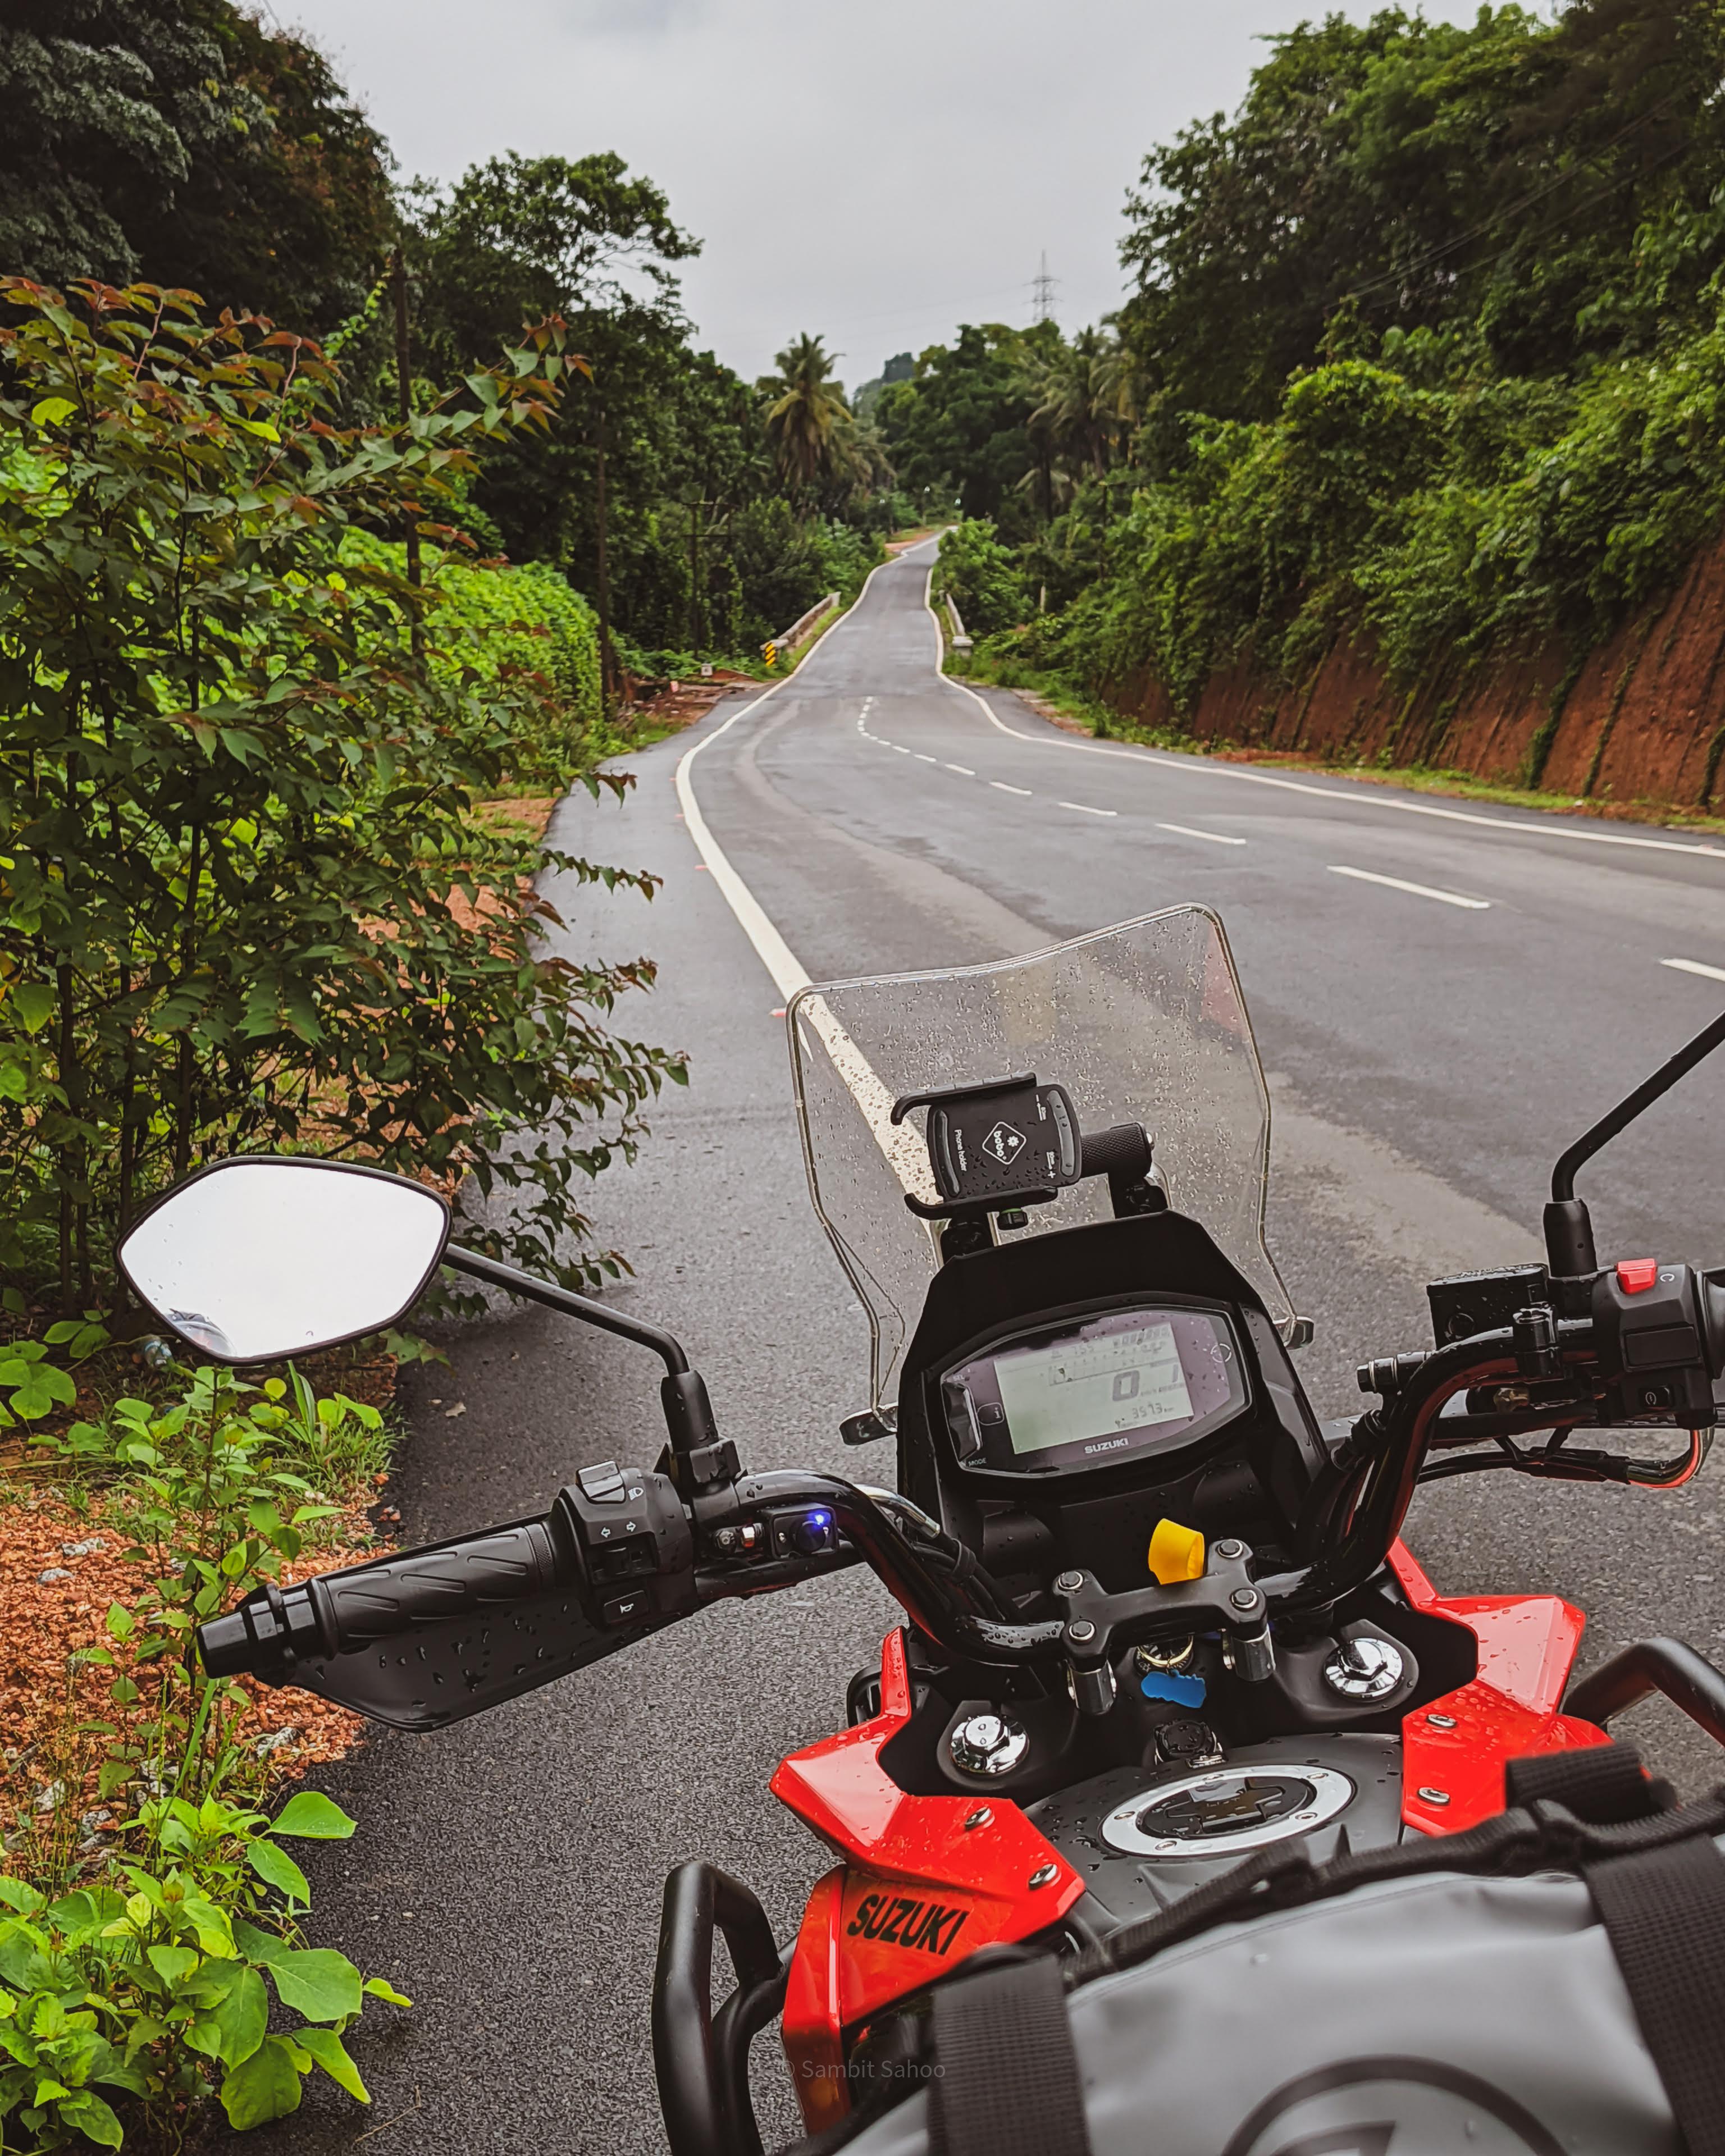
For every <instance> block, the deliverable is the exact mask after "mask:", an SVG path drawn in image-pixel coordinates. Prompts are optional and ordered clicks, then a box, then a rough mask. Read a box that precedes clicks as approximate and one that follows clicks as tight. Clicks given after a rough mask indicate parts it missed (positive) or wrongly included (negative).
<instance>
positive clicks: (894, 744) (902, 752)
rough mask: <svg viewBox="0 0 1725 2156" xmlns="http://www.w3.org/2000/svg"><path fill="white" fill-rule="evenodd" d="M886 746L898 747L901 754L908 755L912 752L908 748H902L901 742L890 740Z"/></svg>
mask: <svg viewBox="0 0 1725 2156" xmlns="http://www.w3.org/2000/svg"><path fill="white" fill-rule="evenodd" d="M886 746H887V747H889V748H894V749H898V752H899V754H900V755H901V756H908V755H909V754H910V753H911V752H910V751H909V749H907V748H900V747H899V744H898V743H897V742H888V743H887V744H886Z"/></svg>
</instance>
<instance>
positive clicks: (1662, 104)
mask: <svg viewBox="0 0 1725 2156" xmlns="http://www.w3.org/2000/svg"><path fill="white" fill-rule="evenodd" d="M1681 95H1682V91H1681V88H1680V89H1678V90H1671V91H1669V92H1668V93H1667V94H1666V95H1665V96H1664V97H1661V99H1660V100H1658V102H1657V103H1656V104H1654V105H1649V106H1648V107H1647V108H1646V110H1645V111H1643V112H1639V113H1637V114H1636V115H1635V118H1634V119H1633V120H1630V121H1628V122H1626V123H1625V126H1621V127H1620V128H1619V129H1618V131H1617V132H1616V133H1615V135H1614V136H1611V138H1610V140H1609V141H1606V142H1602V143H1601V144H1600V146H1599V148H1598V149H1597V150H1595V151H1593V152H1592V153H1591V154H1590V155H1584V157H1583V158H1582V161H1581V162H1583V163H1584V164H1587V165H1592V166H1593V167H1594V168H1595V170H1597V169H1598V167H1599V160H1600V158H1601V157H1604V154H1605V152H1606V151H1608V150H1615V148H1616V147H1617V146H1618V144H1619V143H1620V142H1621V141H1623V139H1624V137H1625V136H1627V135H1633V134H1634V133H1635V130H1636V129H1637V128H1638V127H1640V126H1645V124H1646V122H1647V121H1650V120H1654V119H1656V118H1657V117H1658V116H1659V115H1660V114H1661V112H1663V111H1664V110H1665V109H1666V106H1667V105H1673V104H1675V103H1676V100H1677V99H1678V98H1679V97H1680V96H1681ZM1666 162H1668V160H1667V159H1666V158H1664V157H1661V158H1660V159H1658V160H1657V161H1656V165H1655V167H1654V169H1655V170H1657V168H1658V166H1659V165H1662V164H1665V163H1666ZM1573 177H1574V173H1573V172H1570V171H1564V172H1558V174H1557V175H1556V176H1555V177H1553V178H1552V179H1549V180H1548V181H1546V182H1544V184H1543V186H1541V187H1535V188H1533V189H1532V192H1531V193H1527V194H1525V195H1522V196H1521V197H1520V198H1518V199H1517V201H1514V202H1511V203H1505V204H1504V206H1503V207H1502V208H1501V209H1497V210H1493V212H1492V213H1491V215H1490V216H1489V217H1488V218H1485V219H1483V220H1482V221H1481V223H1478V224H1476V225H1475V226H1474V227H1473V228H1471V230H1470V231H1467V232H1464V233H1461V234H1458V236H1457V237H1456V238H1455V239H1446V240H1445V241H1443V242H1442V243H1441V244H1440V245H1439V246H1436V247H1432V248H1428V249H1427V250H1426V251H1425V254H1417V255H1415V256H1414V259H1413V260H1412V261H1411V262H1404V263H1402V264H1399V265H1398V266H1397V267H1396V268H1395V269H1390V270H1388V271H1386V272H1385V273H1384V275H1383V276H1381V277H1373V278H1372V279H1371V280H1369V281H1368V283H1366V284H1363V285H1355V286H1354V287H1353V290H1352V291H1350V292H1344V293H1343V295H1342V298H1343V300H1363V299H1365V298H1366V297H1367V296H1368V295H1369V294H1371V293H1373V292H1379V291H1382V290H1383V289H1384V286H1385V285H1401V284H1405V283H1406V281H1407V280H1408V279H1409V277H1412V276H1414V275H1417V274H1418V273H1419V271H1420V270H1421V269H1429V268H1430V266H1431V264H1433V263H1435V262H1438V261H1440V260H1441V259H1443V257H1444V256H1445V255H1446V254H1454V253H1455V251H1456V249H1458V248H1462V247H1466V246H1468V245H1469V244H1471V242H1472V241H1474V240H1476V239H1483V238H1484V237H1485V235H1486V234H1487V233H1488V232H1490V231H1491V230H1492V228H1494V227H1495V226H1497V225H1500V224H1502V222H1503V220H1504V219H1505V218H1507V217H1513V216H1515V215H1516V214H1517V212H1519V211H1521V210H1524V209H1531V208H1532V207H1533V205H1534V203H1539V202H1543V201H1544V199H1545V198H1546V197H1547V196H1548V195H1550V194H1554V193H1556V192H1557V190H1558V188H1559V187H1563V186H1564V185H1566V184H1567V183H1568V181H1569V180H1570V179H1572V178H1573ZM1639 177H1641V176H1640V174H1631V175H1630V179H1631V180H1633V179H1635V178H1639ZM1625 184H1627V182H1621V181H1620V182H1618V183H1617V184H1616V186H1614V187H1608V188H1606V189H1605V190H1604V193H1606V194H1615V193H1617V192H1618V188H1619V187H1621V186H1623V185H1625ZM1602 199H1603V196H1599V197H1590V198H1589V200H1590V201H1593V200H1602ZM1583 207H1584V208H1585V207H1586V204H1584V205H1583ZM1510 244H1511V246H1513V245H1514V244H1515V242H1514V241H1513V240H1512V242H1511V243H1510ZM1502 251H1503V252H1504V253H1505V254H1507V252H1508V251H1509V250H1508V249H1507V248H1506V249H1503V250H1502ZM1492 259H1493V260H1494V261H1495V260H1497V259H1498V258H1497V256H1495V255H1494V256H1493V257H1492Z"/></svg>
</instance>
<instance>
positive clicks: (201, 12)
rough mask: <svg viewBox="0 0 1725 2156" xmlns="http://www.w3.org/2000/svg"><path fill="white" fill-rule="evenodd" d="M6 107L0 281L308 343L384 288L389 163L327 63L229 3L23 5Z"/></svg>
mask: <svg viewBox="0 0 1725 2156" xmlns="http://www.w3.org/2000/svg"><path fill="white" fill-rule="evenodd" d="M0 99H3V101H4V105H5V110H6V125H5V126H4V128H3V129H0V272H10V273H12V274H13V275H24V276H29V277H33V278H35V279H37V280H40V281H42V282H44V283H48V284H53V285H65V284H69V282H70V281H71V280H73V279H74V278H77V277H100V278H102V279H105V280H106V281H107V282H109V283H110V284H121V285H123V284H127V283H129V282H131V280H133V279H135V278H139V277H147V278H149V279H151V280H153V281H154V282H156V283H157V284H162V285H191V286H193V287H195V288H196V289H197V290H199V291H202V292H203V293H204V294H206V295H208V297H209V298H210V299H211V300H214V301H215V302H217V303H218V304H227V305H232V306H234V308H236V309H240V308H254V309H257V310H259V311H261V312H264V313H266V314H273V315H276V316H282V317H285V318H286V319H288V320H290V321H292V322H293V323H294V325H295V327H297V328H300V329H302V330H305V331H312V332H317V331H324V330H330V329H333V328H334V327H335V326H336V323H337V322H339V321H341V319H342V317H343V316H345V315H347V314H349V313H351V312H352V310H353V309H354V308H355V307H356V306H357V305H358V304H359V301H360V300H361V299H362V297H363V295H364V293H365V290H366V288H367V285H369V284H370V283H371V281H372V278H373V277H374V276H375V275H377V267H376V264H377V259H378V257H379V256H380V255H381V254H382V250H383V249H384V247H385V246H387V244H388V239H389V235H390V232H391V228H392V226H393V210H392V206H391V202H390V189H389V180H388V171H387V152H385V151H384V150H383V147H382V143H381V142H380V141H379V140H378V137H377V135H376V134H375V133H374V132H373V131H372V129H371V128H370V127H369V126H367V124H366V122H365V121H364V119H363V118H362V116H361V115H360V114H359V113H358V112H357V110H355V109H354V108H353V106H352V105H351V104H350V103H349V102H348V100H347V96H346V95H345V93H344V92H343V91H342V90H341V85H340V84H339V83H337V82H336V79H335V77H334V75H333V74H331V70H330V68H329V66H328V64H327V63H326V61H325V60H324V59H322V58H321V56H320V55H319V54H317V53H316V52H315V51H314V50H312V49H311V47H309V46H308V45H306V44H304V43H303V42H302V41H301V40H300V39H299V38H295V37H292V36H289V35H285V34H284V33H281V32H280V31H278V30H275V29H270V28H266V27H265V26H264V24H263V23H260V22H259V21H258V20H257V19H256V18H255V17H254V15H252V14H250V13H245V12H243V11H242V10H240V9H239V8H234V7H232V6H230V5H228V0H11V4H9V5H8V8H6V11H5V17H4V20H3V21H0ZM514 326H515V327H516V328H517V329H518V328H519V327H520V326H521V325H520V323H519V322H517V323H516V324H515V325H514ZM485 357H487V358H488V359H489V358H490V357H492V355H491V354H490V352H488V353H487V354H486V355H485Z"/></svg>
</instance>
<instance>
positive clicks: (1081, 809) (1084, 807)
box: [1060, 801, 1120, 816]
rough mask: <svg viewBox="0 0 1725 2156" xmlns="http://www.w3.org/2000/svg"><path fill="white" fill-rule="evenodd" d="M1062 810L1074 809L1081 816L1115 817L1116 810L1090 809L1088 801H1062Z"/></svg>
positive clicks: (1118, 812)
mask: <svg viewBox="0 0 1725 2156" xmlns="http://www.w3.org/2000/svg"><path fill="white" fill-rule="evenodd" d="M1060 806H1061V808H1076V810H1077V811H1078V813H1079V814H1080V815H1081V816H1117V815H1118V814H1120V811H1119V810H1118V809H1117V808H1091V805H1090V803H1089V802H1088V801H1063V802H1061V803H1060Z"/></svg>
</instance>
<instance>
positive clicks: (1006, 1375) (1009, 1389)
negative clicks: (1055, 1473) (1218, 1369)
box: [994, 1317, 1192, 1452]
mask: <svg viewBox="0 0 1725 2156" xmlns="http://www.w3.org/2000/svg"><path fill="white" fill-rule="evenodd" d="M994 1370H995V1375H996V1377H997V1378H998V1380H999V1386H1000V1404H1001V1405H1002V1407H1003V1408H1004V1409H1005V1410H1006V1419H1007V1425H1008V1427H1009V1430H1011V1432H1012V1447H1013V1450H1014V1452H1041V1451H1044V1450H1046V1449H1047V1447H1048V1446H1050V1445H1073V1444H1077V1443H1081V1442H1082V1441H1083V1440H1085V1439H1086V1438H1096V1437H1111V1436H1113V1435H1116V1434H1117V1432H1119V1431H1121V1430H1142V1429H1144V1428H1146V1427H1147V1426H1149V1425H1150V1424H1155V1423H1163V1422H1190V1420H1191V1419H1192V1393H1191V1389H1190V1388H1189V1386H1188V1384H1187V1383H1186V1373H1185V1370H1184V1368H1183V1367H1182V1365H1181V1362H1180V1351H1179V1349H1178V1347H1176V1345H1175V1344H1174V1328H1173V1326H1172V1324H1170V1323H1169V1322H1168V1319H1167V1318H1165V1317H1164V1318H1158V1319H1153V1321H1152V1322H1150V1323H1148V1324H1147V1325H1135V1326H1133V1327H1132V1329H1131V1331H1130V1332H1109V1333H1105V1334H1103V1336H1102V1337H1101V1338H1100V1339H1096V1340H1085V1339H1077V1340H1068V1341H1062V1342H1060V1343H1059V1344H1058V1345H1057V1346H1055V1347H1021V1348H1019V1350H1018V1351H1017V1352H1016V1353H1013V1354H1007V1355H999V1356H997V1357H996V1358H995V1360H994Z"/></svg>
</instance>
